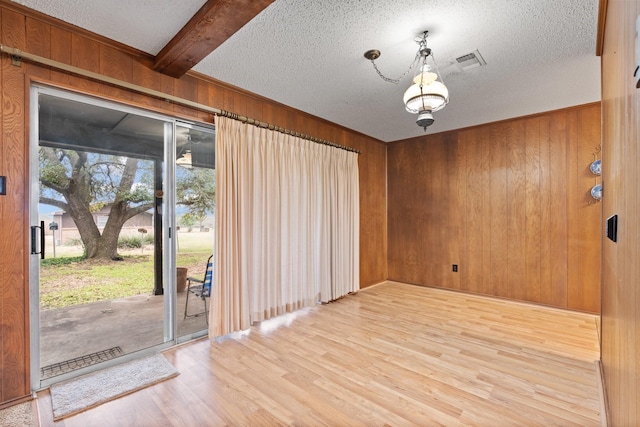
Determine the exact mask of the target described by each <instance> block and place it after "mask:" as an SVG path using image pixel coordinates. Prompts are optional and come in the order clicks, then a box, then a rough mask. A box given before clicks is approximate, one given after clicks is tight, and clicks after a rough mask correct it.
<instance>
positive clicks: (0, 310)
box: [0, 0, 387, 405]
mask: <svg viewBox="0 0 640 427" xmlns="http://www.w3.org/2000/svg"><path fill="white" fill-rule="evenodd" d="M0 34H1V43H2V44H3V45H7V46H10V47H15V48H18V49H21V50H24V51H26V52H29V53H33V54H36V55H40V56H44V57H47V58H51V59H54V60H56V61H60V62H63V63H67V64H71V65H74V66H76V67H80V68H83V69H86V70H89V71H93V72H97V73H101V74H104V75H107V76H111V77H114V78H117V79H120V80H124V81H127V82H131V83H134V84H137V85H141V86H145V87H148V88H151V89H155V90H158V91H162V92H164V93H166V94H170V95H175V96H178V97H181V98H186V99H189V100H192V101H195V102H199V103H202V104H206V105H209V106H213V107H216V108H221V109H225V110H228V111H232V112H235V113H238V114H241V115H246V116H249V117H252V118H255V119H258V120H261V121H264V122H268V123H272V124H275V125H277V126H281V127H285V128H288V129H291V130H294V131H298V132H301V133H306V134H309V135H313V136H316V137H318V138H322V139H326V140H330V141H334V142H337V143H339V144H342V145H346V146H351V147H354V148H357V149H359V150H360V151H361V152H362V154H361V155H360V158H359V166H360V207H361V218H360V219H361V222H360V224H361V230H360V236H361V242H360V257H361V268H360V277H361V286H363V287H365V286H368V285H371V284H374V283H377V282H380V281H382V280H384V279H386V278H387V270H386V262H387V261H386V260H387V252H386V227H387V224H386V146H385V145H384V144H382V143H381V142H380V141H378V140H375V139H373V138H369V137H367V136H364V135H362V134H358V133H356V132H352V131H349V130H347V129H345V128H342V127H340V126H338V125H335V124H333V123H330V122H327V121H325V120H321V119H318V118H316V117H313V116H310V115H308V114H305V113H302V112H300V111H297V110H294V109H292V108H289V107H286V106H284V105H281V104H278V103H276V102H273V101H270V100H268V99H265V98H262V97H259V96H257V95H253V94H251V93H248V92H245V91H242V90H239V89H237V88H233V87H231V86H228V85H225V84H223V83H220V82H216V81H214V80H212V79H208V78H205V77H204V76H200V75H197V74H195V73H192V74H188V75H186V76H184V77H182V78H180V79H174V78H171V77H168V76H165V75H162V74H158V73H155V72H154V71H152V65H153V60H152V58H151V57H149V56H148V55H145V54H143V53H141V52H138V51H135V50H133V49H130V48H127V47H125V46H122V45H119V44H117V43H114V42H112V41H109V40H106V39H103V38H101V37H99V36H96V35H93V34H90V33H88V32H86V31H84V30H81V29H78V28H74V27H72V26H70V25H67V24H64V23H62V22H60V21H56V20H53V19H51V18H49V17H45V16H44V15H41V14H38V13H36V12H33V11H30V10H28V9H26V8H24V7H22V6H20V5H18V4H16V3H12V2H6V1H4V0H3V1H0ZM0 73H1V74H0V82H1V85H2V86H1V89H0V97H1V99H0V105H2V119H1V120H0V175H4V176H7V188H8V191H7V195H6V196H0V215H1V216H0V253H1V254H2V256H0V294H1V300H0V325H1V329H0V333H1V336H0V338H1V340H0V342H1V343H2V345H1V346H0V405H2V403H6V402H10V401H13V400H16V399H20V398H23V397H24V396H27V395H28V394H29V392H30V390H29V303H28V289H29V277H28V265H29V255H28V252H29V250H28V241H27V240H28V229H29V224H28V212H29V211H28V206H29V205H28V203H29V201H28V198H29V193H28V190H27V189H28V182H29V181H28V155H27V153H28V138H29V136H28V133H29V132H28V131H29V123H28V114H29V113H28V112H29V105H28V100H29V97H28V93H29V92H28V91H29V85H30V84H31V83H32V82H42V83H46V84H52V85H56V86H59V87H63V88H69V89H73V90H76V91H81V92H84V93H88V94H93V95H99V96H103V97H105V98H108V99H112V100H117V101H123V102H127V103H130V104H131V105H135V106H140V107H143V108H148V109H153V110H156V111H160V112H162V113H166V114H171V115H175V116H178V117H183V118H187V119H190V120H200V121H206V122H212V120H213V117H211V115H210V114H208V113H203V112H201V111H196V110H193V109H190V108H185V107H181V106H178V105H174V104H171V103H168V102H166V101H164V100H160V99H153V98H150V97H148V96H144V95H141V94H138V93H132V92H129V91H126V90H122V89H120V88H117V87H114V86H110V85H106V84H101V83H98V82H95V81H92V80H89V79H86V78H81V77H78V76H75V75H71V74H68V73H64V72H60V71H57V70H54V69H50V68H48V67H42V66H39V65H36V64H32V63H29V62H28V61H23V63H22V65H21V66H20V67H16V66H14V65H12V63H11V59H10V57H9V56H8V55H5V54H2V56H1V57H0Z"/></svg>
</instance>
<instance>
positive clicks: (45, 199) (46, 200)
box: [40, 197, 69, 211]
mask: <svg viewBox="0 0 640 427" xmlns="http://www.w3.org/2000/svg"><path fill="white" fill-rule="evenodd" d="M40 203H42V204H43V205H51V206H55V207H57V208H60V209H62V210H63V211H68V210H69V205H68V204H66V203H65V202H63V201H61V200H56V199H52V198H50V197H40Z"/></svg>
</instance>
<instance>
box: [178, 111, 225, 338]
mask: <svg viewBox="0 0 640 427" xmlns="http://www.w3.org/2000/svg"><path fill="white" fill-rule="evenodd" d="M175 177H176V178H175V185H176V224H177V227H176V230H177V233H176V247H177V254H176V258H177V264H176V265H177V281H176V288H177V296H178V297H177V313H176V316H177V323H178V325H177V331H178V336H179V337H184V336H193V335H194V334H197V333H198V332H202V333H205V332H206V328H207V321H208V319H207V311H208V304H209V297H208V296H209V292H210V286H211V282H212V279H213V263H212V258H211V257H212V255H213V246H214V240H213V239H214V236H215V230H214V224H215V188H216V187H215V186H216V180H215V179H216V177H215V131H214V130H213V129H212V128H205V127H202V126H194V125H189V124H185V123H178V124H177V125H176V171H175ZM207 273H208V274H207Z"/></svg>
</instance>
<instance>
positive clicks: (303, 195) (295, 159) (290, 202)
mask: <svg viewBox="0 0 640 427" xmlns="http://www.w3.org/2000/svg"><path fill="white" fill-rule="evenodd" d="M216 123H217V126H216V185H217V187H216V249H215V267H214V270H215V274H214V276H215V277H214V286H213V290H212V295H211V310H210V312H209V316H210V317H209V320H210V321H209V336H211V337H217V336H220V335H226V334H228V333H231V332H234V331H238V330H243V329H247V328H248V327H249V326H250V325H251V324H252V323H253V322H256V321H261V320H265V319H268V318H271V317H273V316H277V315H279V314H282V313H285V312H290V311H294V310H297V309H299V308H302V307H305V306H310V305H314V304H317V303H318V302H328V301H331V300H334V299H337V298H340V297H341V296H344V295H346V294H348V293H349V292H355V291H357V290H358V289H359V283H360V273H359V240H360V239H359V230H360V225H359V211H360V207H359V179H358V155H357V154H356V153H353V152H349V151H346V150H343V149H340V148H334V147H330V146H327V145H322V144H318V143H314V142H311V141H308V140H304V139H301V138H297V137H294V136H291V135H285V134H283V133H280V132H275V131H271V130H268V129H264V128H259V127H256V126H253V125H248V124H246V123H241V122H239V121H237V120H233V119H227V118H224V117H219V118H218V119H217V122H216Z"/></svg>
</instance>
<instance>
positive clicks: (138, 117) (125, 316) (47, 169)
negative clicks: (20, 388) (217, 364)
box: [30, 87, 215, 389]
mask: <svg viewBox="0 0 640 427" xmlns="http://www.w3.org/2000/svg"><path fill="white" fill-rule="evenodd" d="M31 105H32V111H31V130H32V132H31V147H30V164H31V209H30V222H31V234H32V236H31V246H32V247H31V265H30V278H31V285H30V286H31V289H30V296H31V325H32V327H31V338H32V350H31V354H32V360H31V365H32V378H33V380H32V388H33V389H39V388H41V387H42V386H45V385H47V384H49V383H52V382H56V381H59V380H62V379H65V378H68V377H71V376H75V375H78V374H80V373H84V372H87V371H90V370H94V369H96V368H97V367H101V366H105V365H110V364H115V363H118V362H120V361H123V360H128V359H130V358H131V357H134V356H135V355H136V354H139V353H141V352H145V351H150V350H149V349H158V348H162V347H166V346H169V345H172V344H173V343H175V342H176V341H177V339H176V336H177V331H178V321H179V320H181V319H182V317H181V316H180V315H178V314H177V311H178V310H179V308H178V307H179V306H181V305H183V304H184V303H181V302H180V301H179V300H182V299H184V298H181V297H179V296H178V294H177V292H176V267H177V263H176V251H177V249H178V239H177V237H178V236H177V235H176V228H177V227H176V212H177V209H176V206H177V204H176V203H178V202H185V201H187V202H190V203H191V205H190V206H191V208H190V209H187V210H186V211H185V212H184V213H183V216H184V215H186V219H187V220H189V219H190V218H192V219H193V220H194V221H195V222H194V223H193V224H194V225H195V224H197V225H198V226H200V227H201V230H204V229H207V228H208V227H207V225H210V223H209V222H208V221H209V220H210V218H208V215H209V214H211V213H212V204H207V203H206V202H207V200H208V199H210V198H212V197H213V195H212V194H211V195H205V196H204V200H201V202H202V203H201V205H202V206H199V207H198V209H195V208H194V207H193V206H194V201H195V200H196V199H197V198H198V197H201V198H202V196H201V193H200V192H199V191H198V192H193V191H191V192H187V193H185V194H182V193H180V191H178V196H180V197H182V199H183V200H178V198H177V196H176V187H177V186H178V189H180V187H179V185H180V184H178V183H179V182H180V180H179V179H178V180H176V177H179V176H181V174H182V173H181V172H180V168H179V167H178V168H177V167H176V163H175V162H176V153H177V151H176V150H177V147H183V146H185V143H180V142H178V143H176V140H179V141H180V140H181V139H185V138H183V136H184V135H190V134H191V133H193V136H192V137H190V138H191V141H192V144H195V143H194V142H193V140H194V139H195V137H196V132H195V131H196V129H195V127H194V126H193V125H190V124H182V123H179V122H177V121H176V120H174V119H173V118H170V117H165V116H162V115H158V114H153V113H150V112H147V111H144V110H138V109H133V108H130V107H127V106H124V105H120V104H115V103H111V102H106V101H103V100H99V99H95V98H90V97H86V96H81V95H78V94H73V93H68V92H63V91H59V90H55V89H51V88H45V87H33V88H32V95H31ZM185 129H186V131H185ZM202 132H204V133H206V132H209V134H211V135H213V134H212V130H210V129H207V128H203V131H202ZM179 135H180V137H179ZM191 150H193V151H192V153H193V154H194V155H195V156H194V158H198V159H203V157H202V156H201V155H200V154H199V153H200V149H199V148H191ZM196 153H198V154H197V155H196ZM178 164H179V163H178ZM212 164H213V160H211V161H209V160H206V161H204V166H202V168H203V169H204V170H205V171H209V170H213V169H212ZM194 167H195V168H194V169H193V170H194V171H195V172H197V171H198V170H199V169H200V168H201V166H199V163H198V162H194ZM196 178H198V179H202V182H203V183H206V184H207V185H209V186H211V185H212V186H215V182H214V181H212V180H210V176H209V175H208V174H206V173H202V176H200V173H196ZM194 179H195V178H193V177H188V179H187V182H198V181H197V180H194ZM207 180H210V181H208V182H207ZM184 187H185V188H188V187H189V185H188V184H185V185H184ZM183 193H184V192H183ZM209 193H211V192H209ZM211 225H212V224H211ZM210 228H211V229H212V226H211V227H210ZM212 236H213V235H212V234H211V236H209V235H207V240H209V241H210V247H211V248H213V240H212V239H213V237H212ZM202 237H204V236H202ZM209 237H210V238H209ZM183 240H187V239H183ZM196 240H198V241H199V242H202V241H204V238H202V239H196ZM180 243H182V245H187V243H184V242H180ZM202 246H204V244H202ZM202 249H203V251H204V247H203V248H202ZM207 252H211V249H209V250H208V251H207ZM194 260H195V257H194ZM198 261H199V260H198ZM204 263H205V264H206V260H205V262H204ZM205 302H208V301H206V300H203V301H202V305H203V306H204V303H205ZM199 317H200V319H198V320H202V323H199V322H198V321H192V322H191V323H192V324H191V325H190V328H188V330H185V331H184V332H181V334H182V335H186V336H187V337H191V336H195V335H197V334H199V333H200V334H203V333H204V330H205V328H206V321H205V320H206V319H205V317H204V316H199ZM197 318H198V317H194V319H197Z"/></svg>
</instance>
